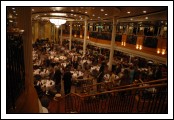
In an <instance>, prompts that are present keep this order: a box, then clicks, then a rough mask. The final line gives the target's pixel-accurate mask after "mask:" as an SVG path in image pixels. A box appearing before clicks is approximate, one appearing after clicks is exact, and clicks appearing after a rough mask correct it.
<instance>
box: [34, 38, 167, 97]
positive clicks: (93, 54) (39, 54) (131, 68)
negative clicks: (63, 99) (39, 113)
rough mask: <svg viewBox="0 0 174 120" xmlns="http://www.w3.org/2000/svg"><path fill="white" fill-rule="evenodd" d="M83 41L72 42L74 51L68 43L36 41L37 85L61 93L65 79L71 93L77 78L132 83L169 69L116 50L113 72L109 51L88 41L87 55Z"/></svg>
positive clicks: (35, 72)
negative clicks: (145, 62) (62, 82)
mask: <svg viewBox="0 0 174 120" xmlns="http://www.w3.org/2000/svg"><path fill="white" fill-rule="evenodd" d="M82 44H83V43H81V42H76V41H75V42H74V41H72V45H73V47H72V50H68V46H67V42H63V45H62V46H61V45H59V44H53V43H50V42H48V41H47V42H43V43H40V44H39V45H37V44H34V45H33V66H34V67H33V68H34V71H33V74H34V78H35V80H36V81H37V82H35V83H36V86H37V85H38V83H41V86H42V87H40V88H46V93H48V91H51V90H52V88H56V93H57V92H59V93H60V90H61V80H63V81H64V92H65V94H69V93H70V90H71V86H72V83H73V81H75V80H77V79H84V78H89V77H93V78H95V81H94V83H100V82H103V81H105V82H110V81H115V80H118V81H117V82H116V83H115V84H116V85H117V86H122V85H128V84H132V83H133V82H134V81H135V80H139V79H140V80H142V81H150V80H154V79H161V78H163V74H162V73H163V72H167V67H166V66H165V65H160V64H152V63H147V64H144V63H143V61H142V59H141V58H139V57H133V58H132V59H131V60H129V57H126V56H124V55H122V54H120V52H115V54H114V59H113V65H112V71H109V70H108V64H107V63H108V62H109V54H108V50H107V49H106V50H105V49H103V48H102V49H101V48H99V47H96V46H92V45H89V44H88V45H87V49H86V54H85V56H83V54H82V53H81V52H79V51H83V50H82V49H83V48H82V47H81V46H82ZM77 46H78V47H77ZM43 80H44V81H43ZM38 81H39V82H38ZM47 81H48V84H49V85H47ZM65 81H66V82H65ZM53 91H54V89H53Z"/></svg>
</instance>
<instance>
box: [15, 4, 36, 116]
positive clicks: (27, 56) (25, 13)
mask: <svg viewBox="0 0 174 120" xmlns="http://www.w3.org/2000/svg"><path fill="white" fill-rule="evenodd" d="M18 11H19V13H18V27H19V29H22V30H24V34H23V45H24V63H25V91H24V92H23V93H22V94H21V95H20V96H19V98H18V100H17V102H16V106H17V108H16V112H18V113H38V112H39V104H38V96H37V93H36V90H35V88H34V84H33V60H32V26H31V7H19V8H18ZM14 77H15V76H14Z"/></svg>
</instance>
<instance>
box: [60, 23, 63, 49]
mask: <svg viewBox="0 0 174 120" xmlns="http://www.w3.org/2000/svg"><path fill="white" fill-rule="evenodd" d="M62 27H63V25H61V33H60V45H61V46H62Z"/></svg>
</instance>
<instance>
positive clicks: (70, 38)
mask: <svg viewBox="0 0 174 120" xmlns="http://www.w3.org/2000/svg"><path fill="white" fill-rule="evenodd" d="M71 40H72V21H70V37H69V50H71Z"/></svg>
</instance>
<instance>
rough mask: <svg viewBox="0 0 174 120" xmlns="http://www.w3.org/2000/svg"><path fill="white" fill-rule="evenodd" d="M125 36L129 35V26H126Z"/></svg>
mask: <svg viewBox="0 0 174 120" xmlns="http://www.w3.org/2000/svg"><path fill="white" fill-rule="evenodd" d="M126 34H127V35H128V34H129V25H127V26H126Z"/></svg>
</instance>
